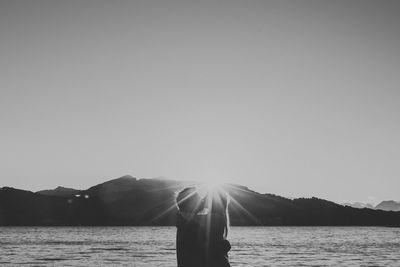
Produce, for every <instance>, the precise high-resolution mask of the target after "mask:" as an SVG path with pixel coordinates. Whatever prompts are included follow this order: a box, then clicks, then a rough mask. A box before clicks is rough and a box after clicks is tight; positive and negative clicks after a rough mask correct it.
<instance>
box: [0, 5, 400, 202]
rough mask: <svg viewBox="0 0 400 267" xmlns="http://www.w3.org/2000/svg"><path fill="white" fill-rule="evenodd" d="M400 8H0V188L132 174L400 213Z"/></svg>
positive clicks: (82, 184) (79, 184)
mask: <svg viewBox="0 0 400 267" xmlns="http://www.w3.org/2000/svg"><path fill="white" fill-rule="evenodd" d="M399 14H400V2H399V1H348V0H346V1H329V2H328V1H297V0H296V1H281V0H280V1H149V0H145V1H108V2H106V1H99V0H93V1H54V0H49V1H16V0H10V1H4V0H3V1H0V38H1V41H0V125H1V126H0V127H1V128H0V186H12V187H17V188H22V189H28V190H34V191H35V190H39V189H45V188H54V187H56V186H58V185H62V186H67V187H74V188H79V189H85V188H87V187H89V186H92V185H95V184H97V183H100V182H104V181H106V180H109V179H111V178H116V177H119V176H122V175H125V174H131V175H133V176H135V177H147V178H151V177H157V176H164V177H167V178H171V179H183V180H199V181H214V180H215V181H217V180H218V181H224V182H232V183H238V184H243V185H247V186H248V187H249V188H251V189H254V190H256V191H259V192H263V193H265V192H270V193H274V194H278V195H283V196H288V197H301V196H304V197H310V196H317V197H321V198H326V199H330V200H333V201H338V202H344V201H351V202H353V201H364V202H374V203H375V202H377V201H380V200H384V199H395V200H400V197H399V188H400V117H399V115H400V90H399V84H400V16H399Z"/></svg>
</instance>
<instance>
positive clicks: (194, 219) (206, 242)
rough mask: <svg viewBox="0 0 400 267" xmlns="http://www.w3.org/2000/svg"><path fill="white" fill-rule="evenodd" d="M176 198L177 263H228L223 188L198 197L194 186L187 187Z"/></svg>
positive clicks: (213, 266) (195, 266) (206, 266)
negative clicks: (203, 197)
mask: <svg viewBox="0 0 400 267" xmlns="http://www.w3.org/2000/svg"><path fill="white" fill-rule="evenodd" d="M176 202H177V206H178V209H179V211H178V214H177V235H176V252H177V260H178V267H230V264H229V261H228V251H229V250H230V248H231V246H230V243H229V241H228V240H226V237H227V234H228V226H229V214H228V203H229V199H228V195H227V194H226V192H224V191H219V190H211V191H210V192H208V194H207V195H206V197H205V199H201V197H200V195H199V194H198V192H197V189H196V188H195V187H188V188H185V189H184V190H182V191H181V192H179V194H178V195H177V198H176Z"/></svg>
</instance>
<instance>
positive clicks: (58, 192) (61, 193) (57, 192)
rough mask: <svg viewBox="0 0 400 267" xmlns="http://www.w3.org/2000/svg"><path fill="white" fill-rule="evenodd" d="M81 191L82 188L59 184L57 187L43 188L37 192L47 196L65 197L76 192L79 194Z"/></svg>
mask: <svg viewBox="0 0 400 267" xmlns="http://www.w3.org/2000/svg"><path fill="white" fill-rule="evenodd" d="M79 192H80V190H77V189H73V188H67V187H62V186H58V187H57V188H55V189H50V190H41V191H37V192H36V193H37V194H40V195H45V196H58V197H65V196H71V195H74V194H78V193H79Z"/></svg>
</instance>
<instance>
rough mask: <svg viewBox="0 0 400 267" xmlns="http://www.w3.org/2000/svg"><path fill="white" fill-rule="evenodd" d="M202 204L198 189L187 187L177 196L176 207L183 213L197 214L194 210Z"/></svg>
mask: <svg viewBox="0 0 400 267" xmlns="http://www.w3.org/2000/svg"><path fill="white" fill-rule="evenodd" d="M199 204H200V197H199V195H198V194H197V188H196V187H186V188H184V189H183V190H181V191H179V192H178V193H177V195H176V206H177V207H178V210H179V211H181V212H195V211H196V210H195V209H194V208H195V207H197V206H198V205H199Z"/></svg>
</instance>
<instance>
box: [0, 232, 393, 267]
mask: <svg viewBox="0 0 400 267" xmlns="http://www.w3.org/2000/svg"><path fill="white" fill-rule="evenodd" d="M175 233H176V229H175V227H0V266H15V265H25V266H30V265H34V266H96V265H97V266H104V265H109V266H115V265H120V266H138V267H139V266H140V267H141V266H149V267H150V266H151V267H154V266H162V267H169V266H176V258H175ZM228 239H229V240H230V241H231V244H232V251H231V252H230V261H231V264H232V266H400V253H399V251H400V229H399V228H383V227H232V229H231V231H230V232H229V237H228Z"/></svg>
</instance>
